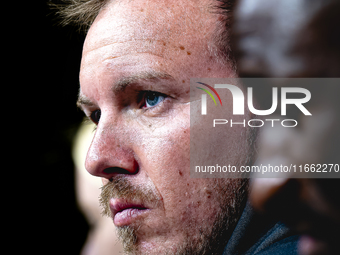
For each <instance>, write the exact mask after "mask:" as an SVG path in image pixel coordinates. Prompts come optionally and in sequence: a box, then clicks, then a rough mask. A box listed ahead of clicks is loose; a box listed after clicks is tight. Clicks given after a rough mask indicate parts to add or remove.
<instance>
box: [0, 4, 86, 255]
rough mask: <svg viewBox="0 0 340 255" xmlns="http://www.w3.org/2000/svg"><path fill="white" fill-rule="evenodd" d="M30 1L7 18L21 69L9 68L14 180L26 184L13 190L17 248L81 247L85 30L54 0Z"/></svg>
mask: <svg viewBox="0 0 340 255" xmlns="http://www.w3.org/2000/svg"><path fill="white" fill-rule="evenodd" d="M27 2H29V3H27V5H25V6H23V5H21V4H20V7H21V8H20V10H21V11H22V12H21V11H20V12H19V13H18V14H16V15H14V14H13V15H12V16H13V17H14V18H13V19H12V20H7V21H6V22H7V23H4V24H5V25H6V26H7V24H10V25H11V27H10V32H11V34H5V33H4V32H3V34H5V36H7V37H9V38H10V44H11V45H10V46H11V47H10V48H9V50H8V52H9V53H11V56H10V58H11V62H9V63H10V64H9V65H10V69H12V71H13V70H14V72H12V73H11V74H10V73H8V74H7V75H10V76H12V77H11V78H12V79H11V82H10V84H7V87H8V86H9V87H11V88H10V89H12V90H13V91H12V92H11V93H10V94H7V93H4V94H3V96H4V95H8V96H9V98H8V99H9V100H10V102H11V104H12V105H11V106H10V107H7V108H5V109H7V110H6V111H8V110H10V109H11V110H10V111H11V112H12V114H11V115H12V117H15V120H16V122H13V123H11V124H15V125H12V126H11V127H16V129H15V130H14V129H12V132H13V133H14V136H11V137H14V138H13V139H12V140H11V142H10V152H11V155H12V156H14V158H8V159H7V160H10V161H11V164H10V166H11V168H10V169H9V170H10V174H11V177H10V178H11V179H8V180H10V181H11V184H15V185H20V188H19V189H18V190H15V189H14V191H15V192H14V191H13V189H8V190H7V192H6V193H5V194H7V195H5V198H6V199H9V201H10V203H8V205H9V206H8V207H6V209H5V210H4V211H6V212H9V215H10V217H11V218H9V219H10V221H11V223H12V224H11V227H10V230H9V232H8V233H9V235H8V237H10V240H9V241H11V244H9V245H10V246H11V252H10V253H11V254H24V253H28V252H33V253H34V254H79V252H80V250H81V247H82V245H83V243H84V241H85V239H86V236H87V231H88V228H89V226H88V225H87V223H86V221H85V219H84V217H83V216H82V214H81V213H80V212H79V210H78V208H77V204H76V201H75V193H74V169H73V168H74V165H73V162H72V158H71V145H72V140H73V137H74V135H75V132H76V131H77V128H78V126H79V124H80V123H81V121H82V119H83V113H82V112H80V111H79V110H78V109H77V107H76V104H75V102H76V100H77V94H78V87H79V81H78V74H79V67H80V59H81V52H82V45H83V41H84V38H85V35H84V34H81V33H79V32H77V29H76V28H74V27H61V26H59V25H58V19H56V16H55V14H54V13H53V11H52V10H51V9H50V7H49V6H48V1H43V0H35V1H27ZM18 5H19V4H18ZM18 19H19V20H20V21H19V22H14V21H18ZM17 23H18V24H17ZM12 33H14V36H11V35H12ZM7 37H6V38H7ZM3 38H4V37H3ZM2 50H3V53H5V52H6V51H7V50H6V48H3V49H2ZM12 81H15V82H14V84H13V85H12V84H11V83H12ZM13 95H15V96H13ZM3 99H4V98H3ZM12 99H14V100H12ZM16 109H18V110H16ZM9 170H8V171H9ZM12 187H13V185H11V188H12ZM14 187H15V186H14ZM15 193H18V194H16V195H14V194H15ZM6 201H7V200H6ZM13 216H14V217H13ZM6 220H7V218H6V216H5V222H6ZM5 222H4V223H5ZM13 241H14V242H13Z"/></svg>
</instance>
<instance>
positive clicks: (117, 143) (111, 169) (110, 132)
mask: <svg viewBox="0 0 340 255" xmlns="http://www.w3.org/2000/svg"><path fill="white" fill-rule="evenodd" d="M85 168H86V170H87V171H88V172H89V173H90V174H92V175H94V176H98V177H102V178H105V179H108V180H110V179H111V178H113V177H114V176H115V175H117V174H130V175H131V174H136V173H137V172H138V168H139V167H138V163H137V160H136V159H135V154H134V152H133V149H132V146H131V138H129V130H128V129H124V128H123V127H122V126H120V127H119V125H116V127H113V126H112V124H111V125H110V123H106V124H105V123H103V124H102V123H100V124H99V125H98V127H97V130H96V133H95V135H94V138H93V140H92V143H91V146H90V148H89V150H88V152H87V156H86V161H85Z"/></svg>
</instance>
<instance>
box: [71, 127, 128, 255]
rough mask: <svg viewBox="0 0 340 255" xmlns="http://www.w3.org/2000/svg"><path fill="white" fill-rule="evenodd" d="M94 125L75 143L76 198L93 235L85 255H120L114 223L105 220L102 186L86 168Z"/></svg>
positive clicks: (82, 133) (86, 128)
mask: <svg viewBox="0 0 340 255" xmlns="http://www.w3.org/2000/svg"><path fill="white" fill-rule="evenodd" d="M94 128H95V125H94V124H89V123H87V124H86V123H83V124H82V125H81V127H80V128H79V131H78V133H77V136H76V137H75V140H74V147H73V159H74V164H75V180H76V183H75V186H76V196H77V201H78V205H79V208H80V210H81V211H82V212H83V214H84V216H85V218H86V220H87V221H88V223H89V225H90V231H89V234H88V237H87V240H86V243H85V244H84V247H83V249H82V253H81V255H116V254H122V252H123V249H122V245H121V243H120V242H118V239H117V238H116V235H115V226H114V224H112V220H111V219H109V218H107V217H102V215H101V208H100V206H99V201H98V197H99V196H100V187H101V186H102V182H101V180H100V179H99V178H95V177H94V176H92V175H90V174H89V173H88V172H87V171H86V169H85V166H84V162H85V157H86V153H87V150H88V148H89V146H90V144H91V141H92V137H93V134H94V133H93V129H94Z"/></svg>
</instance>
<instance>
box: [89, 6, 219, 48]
mask: <svg viewBox="0 0 340 255" xmlns="http://www.w3.org/2000/svg"><path fill="white" fill-rule="evenodd" d="M211 11H212V10H211V4H209V0H204V1H202V0H198V1H178V0H166V1H155V0H154V1H148V0H137V1H129V0H118V1H111V2H109V3H108V5H107V6H106V7H105V8H104V9H103V10H102V11H101V12H100V13H99V15H98V17H97V18H96V20H95V22H94V24H93V25H92V26H91V29H90V30H89V33H88V35H87V38H86V41H85V44H84V53H86V52H89V51H92V50H95V49H97V48H99V47H103V46H105V45H109V44H112V43H122V42H136V41H144V42H146V41H148V40H149V41H159V42H164V43H169V42H173V43H174V42H176V43H177V44H181V43H182V44H183V43H185V42H188V41H191V42H193V41H195V40H197V39H203V38H202V37H206V36H207V33H208V32H209V31H211V27H213V26H214V24H216V23H215V20H214V18H213V16H212V15H211ZM209 14H210V15H209Z"/></svg>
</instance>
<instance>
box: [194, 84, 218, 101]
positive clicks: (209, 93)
mask: <svg viewBox="0 0 340 255" xmlns="http://www.w3.org/2000/svg"><path fill="white" fill-rule="evenodd" d="M197 83H199V84H201V85H204V86H206V87H208V88H209V89H211V90H212V91H213V92H214V93H215V94H216V96H217V97H218V100H219V101H220V103H221V105H222V100H221V98H220V95H219V94H218V93H217V91H216V90H215V89H214V88H213V87H211V86H210V85H208V84H205V83H203V82H197ZM196 88H198V89H201V90H203V91H204V92H206V93H207V94H208V95H209V96H210V97H211V98H212V99H213V100H214V103H215V105H217V103H216V100H215V98H214V96H213V95H212V94H211V92H210V91H209V90H206V89H203V88H200V87H196Z"/></svg>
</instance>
